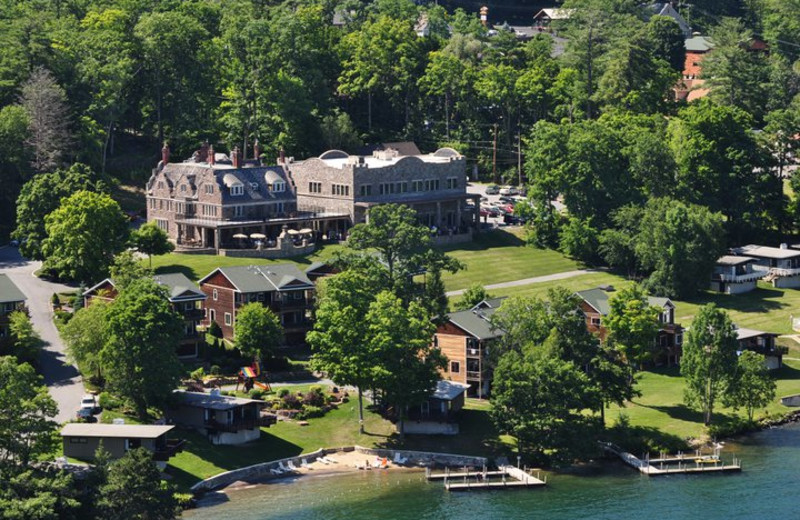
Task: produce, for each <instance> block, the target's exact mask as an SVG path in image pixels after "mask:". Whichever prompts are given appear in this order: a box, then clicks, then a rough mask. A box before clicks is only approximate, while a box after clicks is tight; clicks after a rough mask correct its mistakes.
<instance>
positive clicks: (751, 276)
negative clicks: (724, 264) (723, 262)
mask: <svg viewBox="0 0 800 520" xmlns="http://www.w3.org/2000/svg"><path fill="white" fill-rule="evenodd" d="M718 276H719V280H720V281H721V282H727V283H745V282H755V281H756V280H760V279H761V278H764V276H766V273H765V272H755V273H744V274H735V275H732V274H720V275H718Z"/></svg>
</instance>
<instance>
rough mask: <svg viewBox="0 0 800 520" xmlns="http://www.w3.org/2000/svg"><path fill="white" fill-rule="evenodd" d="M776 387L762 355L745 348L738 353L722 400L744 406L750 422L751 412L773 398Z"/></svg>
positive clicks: (762, 406) (751, 419)
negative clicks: (729, 384) (732, 379)
mask: <svg viewBox="0 0 800 520" xmlns="http://www.w3.org/2000/svg"><path fill="white" fill-rule="evenodd" d="M776 387H777V385H776V383H775V380H774V379H772V377H771V376H770V374H769V370H768V369H767V366H766V364H765V362H764V356H762V355H761V354H759V353H757V352H753V351H750V350H745V351H744V352H742V353H741V354H740V355H739V359H738V361H737V363H736V376H735V379H734V382H733V384H732V385H731V390H730V391H729V392H728V393H726V394H725V396H724V399H723V402H725V404H727V405H728V406H733V407H734V408H740V407H741V408H744V409H745V411H746V412H747V420H748V421H749V422H751V423H752V422H753V413H754V412H755V411H756V410H757V409H759V408H764V407H765V406H767V405H768V404H769V403H771V402H772V400H773V399H775V389H776Z"/></svg>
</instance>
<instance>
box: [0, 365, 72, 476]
mask: <svg viewBox="0 0 800 520" xmlns="http://www.w3.org/2000/svg"><path fill="white" fill-rule="evenodd" d="M56 413H58V407H57V405H56V403H55V401H53V398H52V397H50V394H49V393H48V391H47V387H46V386H44V385H43V384H42V378H41V377H40V376H38V375H37V374H36V372H35V371H34V369H33V367H31V366H30V365H29V364H27V363H22V364H20V363H18V362H17V360H16V359H14V358H13V357H11V356H4V357H0V414H2V416H3V420H2V421H0V472H5V471H16V470H18V469H20V468H22V467H24V466H27V464H28V463H29V462H32V461H34V460H36V459H37V457H39V456H40V455H44V454H47V453H51V452H52V451H53V449H54V448H55V446H56V443H57V440H56V437H55V429H56V426H57V425H56V423H55V421H53V417H55V415H56Z"/></svg>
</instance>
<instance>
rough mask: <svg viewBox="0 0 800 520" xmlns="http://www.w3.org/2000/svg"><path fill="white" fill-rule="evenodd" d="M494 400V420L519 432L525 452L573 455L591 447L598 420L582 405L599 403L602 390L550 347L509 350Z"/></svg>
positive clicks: (552, 457)
mask: <svg viewBox="0 0 800 520" xmlns="http://www.w3.org/2000/svg"><path fill="white" fill-rule="evenodd" d="M491 401H492V409H491V411H490V414H491V417H492V420H493V421H494V423H495V425H496V426H497V428H498V430H500V431H501V432H502V433H505V434H507V435H511V436H513V437H514V439H515V441H516V443H517V451H518V453H520V454H527V455H533V456H535V457H536V458H537V459H538V460H540V461H548V460H549V461H569V460H572V459H574V457H575V456H576V455H578V454H580V453H585V452H586V451H590V450H591V444H592V442H591V439H592V437H593V436H592V435H591V433H592V430H593V429H594V428H595V427H596V423H597V421H596V419H595V418H593V417H591V416H589V415H586V414H584V413H582V411H583V410H585V409H590V410H596V409H597V408H598V401H599V399H598V396H597V393H596V392H595V391H594V387H593V386H592V384H591V382H590V380H589V378H588V377H587V376H586V374H585V373H584V372H583V371H582V370H580V369H579V368H578V367H577V366H576V365H575V364H574V363H572V362H570V361H565V360H563V359H561V358H559V357H557V356H553V355H552V354H551V353H549V352H548V351H547V349H532V350H529V351H527V352H524V353H520V352H508V353H506V354H504V355H503V356H502V357H501V358H500V362H499V363H498V366H497V368H496V369H495V371H494V379H493V384H492V399H491Z"/></svg>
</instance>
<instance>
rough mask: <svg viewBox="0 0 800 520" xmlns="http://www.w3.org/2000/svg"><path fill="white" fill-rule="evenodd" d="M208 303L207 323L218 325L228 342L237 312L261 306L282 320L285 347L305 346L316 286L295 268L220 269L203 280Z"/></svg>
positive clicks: (292, 266) (278, 265) (201, 281)
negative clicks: (246, 305) (258, 304)
mask: <svg viewBox="0 0 800 520" xmlns="http://www.w3.org/2000/svg"><path fill="white" fill-rule="evenodd" d="M199 283H200V290H202V291H203V293H205V295H206V297H207V299H206V302H205V308H206V323H207V324H209V325H210V324H211V322H212V321H214V322H216V323H217V324H218V325H219V326H220V328H221V329H222V335H223V337H224V338H225V339H227V340H233V338H234V333H235V324H236V312H237V310H238V309H239V307H241V306H242V305H244V304H246V303H252V302H258V303H261V304H262V305H264V306H265V307H268V308H269V309H271V310H272V311H273V312H274V313H275V314H276V315H277V316H278V318H279V319H280V321H281V325H282V326H283V330H284V342H285V344H286V345H297V344H302V343H304V342H305V335H306V332H308V331H309V330H310V329H311V312H312V310H313V306H314V284H313V283H312V282H311V280H310V279H309V278H308V276H306V274H305V273H303V272H302V271H300V270H299V269H298V268H297V267H296V266H295V265H293V264H277V265H260V266H255V265H250V266H237V267H220V268H217V269H215V270H214V271H212V272H211V273H210V274H208V275H207V276H206V277H205V278H203V279H202V280H200V282H199Z"/></svg>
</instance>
